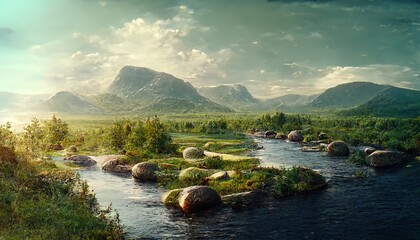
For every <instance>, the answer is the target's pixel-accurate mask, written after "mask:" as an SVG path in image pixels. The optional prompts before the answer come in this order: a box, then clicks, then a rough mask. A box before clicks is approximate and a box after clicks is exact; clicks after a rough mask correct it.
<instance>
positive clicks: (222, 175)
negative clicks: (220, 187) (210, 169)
mask: <svg viewBox="0 0 420 240" xmlns="http://www.w3.org/2000/svg"><path fill="white" fill-rule="evenodd" d="M226 178H229V174H228V173H227V172H226V171H220V172H217V173H214V174H212V175H210V176H208V177H207V179H208V180H221V179H226Z"/></svg>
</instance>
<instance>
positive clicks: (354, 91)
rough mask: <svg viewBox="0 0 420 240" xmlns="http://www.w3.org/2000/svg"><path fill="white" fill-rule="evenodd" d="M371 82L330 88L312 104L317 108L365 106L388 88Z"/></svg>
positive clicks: (311, 104)
mask: <svg viewBox="0 0 420 240" xmlns="http://www.w3.org/2000/svg"><path fill="white" fill-rule="evenodd" d="M388 87H389V86H386V85H379V84H375V83H371V82H352V83H345V84H340V85H337V86H336V87H333V88H329V89H327V90H326V91H325V92H323V93H322V94H321V95H319V96H318V97H317V98H315V99H314V100H313V101H312V102H311V103H310V106H311V107H315V108H342V109H345V108H352V107H357V106H359V105H360V104H363V103H365V102H367V101H369V100H370V99H372V98H374V97H375V96H376V95H378V94H379V93H380V92H381V91H382V90H384V89H386V88H388Z"/></svg>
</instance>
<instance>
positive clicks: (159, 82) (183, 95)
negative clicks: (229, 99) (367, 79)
mask: <svg viewBox="0 0 420 240" xmlns="http://www.w3.org/2000/svg"><path fill="white" fill-rule="evenodd" d="M107 93H108V94H113V95H116V96H118V97H120V98H121V99H122V100H123V101H125V102H126V103H127V104H128V105H130V106H135V108H136V109H143V110H147V111H153V110H154V108H155V107H159V109H161V110H162V109H166V110H167V111H169V112H184V111H185V106H186V105H188V106H189V107H193V108H197V109H190V111H211V112H220V111H222V112H230V111H231V110H230V109H229V108H228V107H225V106H222V105H220V104H217V103H214V102H212V101H210V100H209V99H207V98H205V97H203V96H201V95H200V94H199V93H198V92H197V90H196V89H195V88H194V87H193V86H192V85H191V84H190V83H188V82H185V81H184V80H181V79H179V78H176V77H174V76H172V75H170V74H167V73H163V72H156V71H153V70H151V69H148V68H143V67H133V66H125V67H123V68H122V69H121V70H120V72H119V73H118V75H117V77H116V78H115V80H114V81H113V82H112V83H111V85H110V86H109V87H108V91H107ZM181 103H182V104H186V105H180V104H181Z"/></svg>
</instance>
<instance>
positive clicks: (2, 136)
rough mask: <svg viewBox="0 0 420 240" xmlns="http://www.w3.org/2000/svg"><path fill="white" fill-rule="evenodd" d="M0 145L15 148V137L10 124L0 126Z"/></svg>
mask: <svg viewBox="0 0 420 240" xmlns="http://www.w3.org/2000/svg"><path fill="white" fill-rule="evenodd" d="M0 145H2V146H6V147H9V148H11V149H14V148H15V145H16V137H15V134H14V133H13V131H12V124H10V122H7V123H6V124H0Z"/></svg>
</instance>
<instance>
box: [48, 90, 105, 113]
mask: <svg viewBox="0 0 420 240" xmlns="http://www.w3.org/2000/svg"><path fill="white" fill-rule="evenodd" d="M40 107H41V109H43V110H46V111H51V112H65V113H79V114H81V113H83V114H92V113H100V112H102V110H101V109H99V108H98V107H96V106H95V105H93V104H92V103H90V102H89V101H87V100H85V99H83V98H81V97H79V96H76V95H75V94H73V93H71V92H66V91H62V92H58V93H56V94H55V95H54V96H52V97H51V98H50V99H48V100H47V101H45V102H43V103H42V104H41V105H40Z"/></svg>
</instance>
